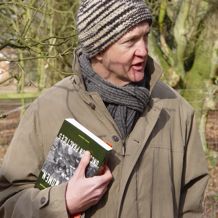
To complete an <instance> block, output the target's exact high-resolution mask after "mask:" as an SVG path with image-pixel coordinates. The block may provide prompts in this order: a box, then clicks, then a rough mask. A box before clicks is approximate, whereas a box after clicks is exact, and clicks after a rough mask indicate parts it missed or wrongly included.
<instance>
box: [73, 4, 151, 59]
mask: <svg viewBox="0 0 218 218" xmlns="http://www.w3.org/2000/svg"><path fill="white" fill-rule="evenodd" d="M142 21H147V22H148V23H149V24H150V25H151V23H152V15H151V12H150V10H149V9H148V7H147V6H146V4H145V2H144V0H81V3H80V7H79V10H78V14H77V31H78V38H79V42H80V47H81V49H82V51H83V52H84V53H85V54H86V55H87V57H89V58H91V57H94V56H95V55H96V54H98V53H99V52H101V51H103V50H104V49H105V48H107V47H108V46H109V45H111V44H113V43H114V42H116V41H117V40H118V39H119V38H121V37H122V36H123V35H124V34H125V33H127V32H128V31H129V30H130V29H131V28H132V27H134V26H136V25H137V24H139V23H140V22H142Z"/></svg>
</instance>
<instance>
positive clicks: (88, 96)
mask: <svg viewBox="0 0 218 218" xmlns="http://www.w3.org/2000/svg"><path fill="white" fill-rule="evenodd" d="M78 71H79V69H78V68H76V69H75V71H74V72H75V75H73V76H72V77H68V78H65V79H64V80H62V81H61V82H59V83H57V84H56V85H55V86H54V87H52V88H50V89H49V90H47V91H45V92H44V93H43V94H42V95H41V96H40V97H39V98H38V99H37V100H35V101H34V102H33V103H32V105H31V106H30V107H29V109H28V110H27V111H26V113H25V115H24V116H23V118H22V120H21V122H20V124H19V127H18V129H17V131H16V133H15V135H14V138H13V140H12V142H11V145H10V146H9V149H8V152H7V154H6V156H5V159H4V162H3V165H2V168H1V173H0V217H1V218H9V217H13V218H21V217H22V218H32V217H34V218H39V217H41V218H67V217H68V215H67V211H66V206H65V189H66V183H64V184H61V185H59V186H55V187H52V188H48V189H45V190H42V191H39V190H38V189H35V188H34V183H35V181H36V178H37V176H38V175H39V172H40V169H41V167H42V164H43V162H44V160H45V159H46V157H47V154H48V151H49V148H50V145H51V144H52V142H53V140H54V138H55V136H56V134H57V132H58V130H59V128H60V126H61V124H62V122H63V120H64V119H65V118H68V117H74V118H76V119H77V120H78V121H79V122H81V123H82V124H83V125H84V126H86V127H87V128H88V129H90V130H91V131H92V132H94V133H95V134H96V135H97V136H99V137H100V138H102V139H103V140H104V141H106V142H108V143H110V144H112V145H113V153H112V154H111V156H110V159H109V163H108V165H109V168H110V169H111V171H112V174H113V177H114V180H113V182H112V184H111V186H110V189H109V191H108V193H107V194H106V195H105V196H104V197H103V198H102V199H101V201H100V202H99V203H98V204H97V205H96V206H94V207H92V208H90V209H89V210H88V211H87V212H86V213H85V217H94V218H103V217H104V218H107V217H108V218H118V217H119V218H174V217H183V218H191V217H193V218H194V217H201V212H202V208H201V203H202V199H203V193H204V190H205V186H206V184H207V177H208V176H207V164H206V161H205V157H204V154H203V151H202V146H201V143H200V138H199V134H198V132H197V128H196V126H195V120H194V113H193V110H192V108H191V107H190V105H189V104H188V103H187V102H186V101H185V100H184V99H183V98H182V97H180V96H179V95H178V94H177V93H176V92H175V91H173V90H172V89H171V88H169V87H168V86H167V85H165V84H163V83H162V82H160V81H159V78H160V76H161V72H160V69H159V68H158V67H157V66H155V65H154V63H153V61H152V60H149V63H148V65H147V69H146V73H147V75H148V77H149V85H150V91H151V95H152V99H151V101H150V103H149V105H148V107H147V108H146V109H145V111H144V113H143V114H142V115H141V117H140V118H139V119H138V121H137V123H136V125H135V127H134V129H133V131H132V132H131V134H130V135H129V137H128V138H127V140H126V141H125V142H123V141H122V140H121V139H120V136H119V135H120V133H119V130H118V128H117V126H116V124H115V123H114V121H113V119H112V117H111V116H110V114H109V112H108V111H107V109H106V107H105V105H104V103H103V102H102V100H101V98H100V96H99V95H98V94H97V93H94V92H93V93H88V92H86V91H85V89H84V85H83V83H82V82H81V79H80V76H78V75H77V73H78Z"/></svg>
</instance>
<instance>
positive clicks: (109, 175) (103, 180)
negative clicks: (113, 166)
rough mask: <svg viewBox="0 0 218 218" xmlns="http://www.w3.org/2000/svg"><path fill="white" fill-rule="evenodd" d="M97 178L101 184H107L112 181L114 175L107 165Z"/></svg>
mask: <svg viewBox="0 0 218 218" xmlns="http://www.w3.org/2000/svg"><path fill="white" fill-rule="evenodd" d="M96 179H97V180H99V183H97V184H99V185H107V184H108V183H110V181H111V180H112V179H113V175H112V173H111V171H110V169H109V167H108V166H105V171H104V174H102V175H100V176H97V178H96Z"/></svg>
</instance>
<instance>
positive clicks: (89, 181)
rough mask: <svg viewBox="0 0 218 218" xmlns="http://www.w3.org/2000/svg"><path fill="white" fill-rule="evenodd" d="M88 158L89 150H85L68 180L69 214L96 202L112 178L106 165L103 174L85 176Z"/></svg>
mask: <svg viewBox="0 0 218 218" xmlns="http://www.w3.org/2000/svg"><path fill="white" fill-rule="evenodd" d="M90 158H91V155H90V152H88V151H86V152H85V153H84V156H83V157H82V159H81V161H80V163H79V166H78V168H77V169H76V171H75V173H74V175H73V177H72V178H71V179H70V180H69V182H68V185H67V190H66V205H67V210H68V212H69V214H70V215H73V214H77V213H79V212H82V211H85V210H87V209H88V208H89V207H91V206H93V205H95V204H97V203H98V201H99V200H100V199H101V197H102V196H103V195H104V193H105V192H106V191H107V186H108V184H109V183H110V181H111V180H112V174H111V172H110V170H109V168H108V167H106V169H105V171H104V174H103V175H100V176H94V177H90V178H86V177H85V171H86V167H87V166H88V164H89V161H90Z"/></svg>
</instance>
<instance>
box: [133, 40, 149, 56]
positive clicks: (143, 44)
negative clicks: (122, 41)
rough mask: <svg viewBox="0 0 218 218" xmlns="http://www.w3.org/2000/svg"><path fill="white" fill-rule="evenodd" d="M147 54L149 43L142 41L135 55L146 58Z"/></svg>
mask: <svg viewBox="0 0 218 218" xmlns="http://www.w3.org/2000/svg"><path fill="white" fill-rule="evenodd" d="M147 54H148V46H147V42H145V41H144V40H141V41H140V42H139V43H138V45H137V48H136V52H135V55H137V56H140V57H145V56H146V55H147Z"/></svg>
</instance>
